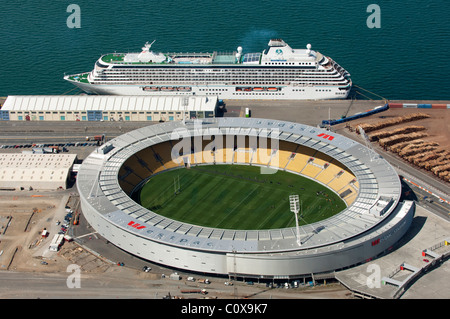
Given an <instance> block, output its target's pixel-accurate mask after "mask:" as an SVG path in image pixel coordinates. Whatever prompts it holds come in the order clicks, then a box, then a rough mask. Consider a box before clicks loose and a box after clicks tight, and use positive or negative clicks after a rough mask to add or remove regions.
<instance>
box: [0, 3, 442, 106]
mask: <svg viewBox="0 0 450 319" xmlns="http://www.w3.org/2000/svg"><path fill="white" fill-rule="evenodd" d="M71 4H75V5H76V6H77V7H78V8H79V9H80V11H79V13H80V15H79V20H77V21H78V22H80V25H79V26H80V28H70V27H69V25H68V23H67V20H68V18H69V19H71V14H73V13H74V12H75V11H71V10H69V12H67V9H68V7H69V5H71ZM370 4H376V5H377V6H378V8H379V9H380V11H379V13H380V14H379V16H372V14H375V13H376V12H375V11H370V12H367V11H368V6H369V5H370ZM449 9H450V2H448V1H446V0H440V1H439V0H432V1H425V2H423V1H408V2H405V1H395V2H394V1H387V0H383V1H376V2H374V1H363V0H353V1H347V0H346V1H339V2H337V1H331V0H317V1H298V0H287V1H266V0H258V1H256V0H246V1H234V0H228V1H223V0H216V1H212V0H208V1H207V0H199V1H180V0H166V1H144V0H135V1H118V0H108V1H104V0H99V1H95V2H92V1H86V0H70V1H46V2H45V4H44V2H37V1H26V0H21V1H6V2H2V4H1V5H0V24H1V28H0V39H2V53H1V57H2V59H1V61H2V62H1V66H0V75H1V83H0V96H7V95H19V94H78V93H80V91H78V90H74V87H73V86H72V85H71V84H70V83H66V82H65V81H64V80H63V76H64V73H67V74H71V73H79V72H86V71H90V70H92V68H93V66H94V63H95V61H96V60H97V59H98V57H99V56H100V55H101V54H104V53H108V52H114V51H117V52H129V51H134V52H137V51H140V49H141V47H142V46H143V44H144V43H145V42H146V41H153V40H156V42H155V44H154V45H153V47H152V49H154V50H156V51H162V52H169V51H170V52H181V51H189V52H211V51H215V50H217V51H233V50H235V49H236V48H237V47H238V46H242V47H243V49H244V52H257V51H262V50H263V49H265V48H266V46H267V43H268V41H269V39H270V38H273V37H279V38H283V39H284V40H285V41H286V42H287V43H288V44H289V45H290V46H291V47H293V48H305V47H306V44H308V43H310V44H311V45H312V48H313V49H315V50H318V51H320V52H321V53H324V54H325V55H329V56H331V57H332V58H333V59H335V60H336V61H337V62H338V63H339V64H341V65H342V66H343V67H344V68H345V69H347V70H348V71H349V72H350V73H351V75H352V80H353V82H354V84H355V85H356V86H357V88H356V90H355V92H354V94H355V96H356V97H357V98H361V99H366V98H375V99H377V98H378V99H379V98H380V97H383V98H386V99H391V100H402V99H403V100H448V99H449V93H448V88H449V87H450V76H449V73H448V66H449V65H450V62H449V61H450V59H449V58H448V52H450V41H449V40H450V28H449V27H448V11H449ZM372 17H374V19H377V17H379V19H378V21H380V27H379V28H370V27H369V26H368V24H367V19H368V18H369V19H370V20H371V21H375V20H373V19H372ZM73 21H75V20H73ZM358 87H359V88H363V89H365V90H368V91H370V92H373V93H376V94H377V95H378V96H374V95H371V94H370V93H368V92H367V91H364V90H363V89H359V88H358Z"/></svg>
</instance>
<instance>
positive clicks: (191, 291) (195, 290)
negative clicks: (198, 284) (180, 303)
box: [180, 289, 208, 295]
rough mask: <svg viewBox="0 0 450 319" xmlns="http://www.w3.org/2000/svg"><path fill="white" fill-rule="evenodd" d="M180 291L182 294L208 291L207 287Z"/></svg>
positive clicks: (203, 293) (205, 292)
mask: <svg viewBox="0 0 450 319" xmlns="http://www.w3.org/2000/svg"><path fill="white" fill-rule="evenodd" d="M180 292H181V293H182V294H202V295H206V294H207V293H208V292H207V291H206V289H183V290H180Z"/></svg>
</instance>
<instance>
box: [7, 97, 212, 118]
mask: <svg viewBox="0 0 450 319" xmlns="http://www.w3.org/2000/svg"><path fill="white" fill-rule="evenodd" d="M217 106H218V99H217V97H214V96H208V97H206V96H194V95H193V96H189V97H187V96H158V97H151V96H115V95H18V96H8V97H7V99H6V101H5V103H4V104H3V106H2V108H1V110H0V121H164V122H166V121H180V120H183V119H193V118H212V117H214V116H215V110H216V107H217Z"/></svg>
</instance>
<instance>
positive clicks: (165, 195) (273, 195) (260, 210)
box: [139, 165, 346, 230]
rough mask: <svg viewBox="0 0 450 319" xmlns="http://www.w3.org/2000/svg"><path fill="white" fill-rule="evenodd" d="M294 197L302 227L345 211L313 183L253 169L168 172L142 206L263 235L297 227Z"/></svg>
mask: <svg viewBox="0 0 450 319" xmlns="http://www.w3.org/2000/svg"><path fill="white" fill-rule="evenodd" d="M178 185H179V186H178ZM289 195H299V197H300V201H301V203H302V211H301V216H302V217H301V218H299V224H300V225H304V224H310V223H314V222H317V221H319V220H323V219H326V218H328V217H330V216H333V215H334V214H336V213H338V212H340V211H342V210H343V209H344V208H345V207H346V205H345V203H344V201H343V200H341V199H340V198H339V196H337V195H336V194H335V193H334V192H332V191H331V190H329V189H328V188H326V187H324V186H322V185H321V184H319V183H316V182H314V181H312V180H310V179H308V178H305V177H302V176H299V175H296V174H291V173H287V172H284V171H281V170H280V171H277V172H276V173H275V174H260V167H256V166H248V165H205V166H193V167H191V168H180V169H175V170H171V171H167V172H163V173H161V174H158V175H156V176H153V177H152V178H150V179H149V180H148V182H147V183H146V184H145V185H144V186H143V187H142V189H141V191H140V194H139V200H140V204H141V205H142V206H144V207H146V208H148V209H150V210H152V211H154V212H155V213H158V214H160V215H162V216H166V217H168V218H171V219H174V220H178V221H181V222H186V223H190V224H195V225H200V226H205V227H214V228H224V229H254V230H260V229H275V228H286V227H293V226H295V219H294V214H293V213H292V212H291V211H290V208H289Z"/></svg>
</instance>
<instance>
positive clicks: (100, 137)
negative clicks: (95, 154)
mask: <svg viewBox="0 0 450 319" xmlns="http://www.w3.org/2000/svg"><path fill="white" fill-rule="evenodd" d="M104 140H105V134H102V135H95V136H86V141H87V142H89V141H95V142H102V141H104Z"/></svg>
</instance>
